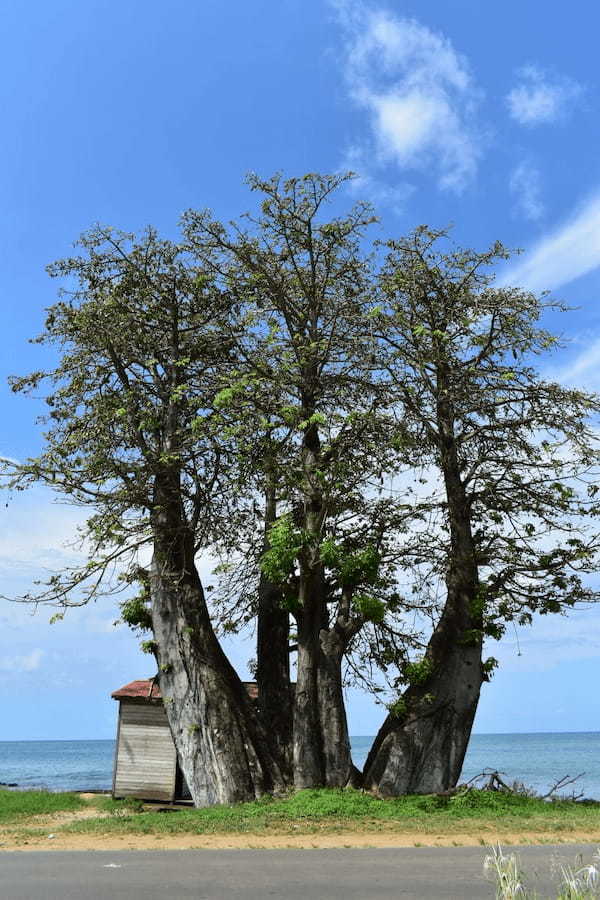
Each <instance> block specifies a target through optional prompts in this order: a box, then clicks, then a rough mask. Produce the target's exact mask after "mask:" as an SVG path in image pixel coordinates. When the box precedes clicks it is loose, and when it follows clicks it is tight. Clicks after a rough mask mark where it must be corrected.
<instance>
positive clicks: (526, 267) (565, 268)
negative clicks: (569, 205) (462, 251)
mask: <svg viewBox="0 0 600 900" xmlns="http://www.w3.org/2000/svg"><path fill="white" fill-rule="evenodd" d="M598 266H600V192H598V193H596V194H594V195H592V196H591V197H590V198H589V199H588V200H587V201H586V202H585V203H584V204H583V206H582V207H580V209H579V210H578V211H577V212H576V213H575V214H574V215H573V216H572V217H570V218H569V219H568V220H567V221H566V222H565V223H564V224H562V225H560V226H559V227H558V228H556V229H555V230H554V231H552V232H551V233H550V234H548V235H546V236H545V237H543V238H542V239H541V240H540V241H539V242H538V243H537V244H536V245H535V246H534V247H533V248H532V249H531V250H529V251H528V252H527V253H525V255H524V256H523V257H522V258H521V260H520V261H518V262H517V263H515V264H514V265H512V266H510V268H509V269H508V270H507V271H506V272H504V273H503V275H502V277H501V278H500V279H499V284H500V285H509V284H511V285H517V286H519V287H523V288H527V289H528V290H531V291H542V290H557V289H558V288H560V287H562V286H563V285H565V284H568V282H570V281H573V280H574V279H575V278H579V277H580V276H581V275H586V274H587V273H588V272H591V271H593V270H594V269H596V268H597V267H598Z"/></svg>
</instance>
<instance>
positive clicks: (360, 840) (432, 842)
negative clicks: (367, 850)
mask: <svg viewBox="0 0 600 900" xmlns="http://www.w3.org/2000/svg"><path fill="white" fill-rule="evenodd" d="M82 797H83V798H84V799H92V797H93V795H86V794H83V795H82ZM98 815H99V811H98V809H97V808H95V807H94V806H90V807H87V808H85V809H80V810H76V811H73V812H60V813H54V814H53V815H51V816H33V817H31V818H30V819H29V820H28V821H27V826H26V828H25V827H23V826H22V825H21V826H18V825H12V826H4V827H2V828H0V851H1V850H24V851H26V850H200V849H206V850H223V849H233V850H235V849H239V850H247V849H325V848H328V849H329V848H344V847H425V846H428V847H452V846H454V847H472V846H479V845H482V846H490V845H492V844H495V843H498V842H500V843H501V844H502V845H503V846H509V845H518V844H559V843H596V842H597V843H600V830H599V831H598V832H591V831H569V832H564V831H562V832H561V831H556V832H550V831H545V832H543V833H541V832H528V831H526V830H519V831H514V832H508V831H504V830H502V831H499V832H497V833H495V832H494V831H493V830H492V829H490V830H486V832H485V835H484V834H482V832H481V831H478V832H469V831H465V832H460V833H454V834H439V835H436V834H435V833H433V834H420V833H415V832H414V831H401V830H399V829H397V828H396V827H394V825H393V824H391V823H390V824H388V825H387V826H386V828H385V830H381V831H377V832H373V831H367V830H365V831H361V830H360V828H354V829H353V830H352V831H348V832H339V831H337V832H335V833H327V832H325V833H323V834H319V833H311V834H293V833H292V834H280V835H277V834H273V835H270V834H264V833H262V834H261V833H255V834H252V833H246V834H185V833H182V834H98V833H94V834H68V833H64V832H61V831H60V830H58V829H60V827H61V826H63V825H68V824H70V823H72V822H77V821H81V820H83V819H90V818H94V817H97V816H98Z"/></svg>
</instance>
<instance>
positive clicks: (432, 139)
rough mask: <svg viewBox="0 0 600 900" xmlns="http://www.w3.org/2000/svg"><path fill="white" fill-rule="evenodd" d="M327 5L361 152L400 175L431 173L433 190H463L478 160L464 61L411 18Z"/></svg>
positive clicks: (343, 1)
mask: <svg viewBox="0 0 600 900" xmlns="http://www.w3.org/2000/svg"><path fill="white" fill-rule="evenodd" d="M333 5H334V7H335V8H336V10H337V13H338V16H339V19H340V21H341V23H342V27H343V29H344V34H345V43H344V68H345V76H346V80H347V84H348V88H349V94H350V97H351V99H352V101H353V102H354V103H355V104H356V105H357V106H359V107H360V108H361V109H363V110H365V112H366V113H367V115H368V117H369V123H370V134H369V137H368V139H367V144H368V146H367V147H366V153H367V154H368V155H369V156H370V158H371V159H372V158H373V155H374V154H375V157H376V159H377V161H378V162H379V163H380V164H386V163H390V162H391V163H395V164H397V165H398V166H399V167H400V168H402V169H404V170H406V169H425V168H427V169H431V168H433V170H434V171H435V173H436V177H437V181H438V184H439V186H440V187H442V188H444V189H450V190H455V191H460V190H462V189H463V188H464V187H465V185H466V184H467V183H468V182H469V180H470V179H471V178H472V177H473V175H474V174H475V171H476V169H477V162H478V157H479V145H478V140H477V138H476V136H475V133H474V130H473V127H472V119H473V113H474V109H475V106H476V103H477V100H478V97H479V94H478V91H477V90H476V88H475V85H474V83H473V80H472V77H471V74H470V72H469V67H468V64H467V62H466V60H465V59H464V57H463V56H461V55H460V54H459V53H458V52H457V51H456V50H455V49H454V47H453V46H452V43H451V42H450V41H449V40H448V39H447V38H446V37H445V36H444V35H442V34H438V33H437V32H434V31H432V30H431V29H430V28H427V27H426V26H425V25H422V24H421V23H420V22H418V21H416V20H415V19H407V18H401V17H397V16H394V15H393V14H392V13H391V12H389V11H387V10H385V9H382V8H375V9H372V8H367V7H366V6H364V5H363V4H361V3H356V2H347V0H338V2H334V4H333Z"/></svg>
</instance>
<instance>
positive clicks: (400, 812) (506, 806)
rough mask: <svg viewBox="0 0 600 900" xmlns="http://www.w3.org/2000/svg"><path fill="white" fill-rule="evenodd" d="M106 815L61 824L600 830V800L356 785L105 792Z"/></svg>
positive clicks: (287, 830)
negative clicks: (206, 796)
mask: <svg viewBox="0 0 600 900" xmlns="http://www.w3.org/2000/svg"><path fill="white" fill-rule="evenodd" d="M102 805H103V806H104V813H105V814H104V815H101V816H100V817H99V818H93V819H86V820H82V821H79V822H73V823H72V824H69V825H65V826H64V827H63V828H62V829H61V831H65V832H72V833H98V834H182V833H187V834H232V833H238V834H245V833H254V834H257V833H263V834H264V833H267V834H271V835H275V834H302V833H305V834H306V833H314V832H319V833H323V832H330V833H331V832H343V831H370V832H376V831H388V832H389V831H392V830H397V831H410V832H415V833H421V834H432V833H437V834H440V835H442V834H446V835H449V834H450V835H452V834H454V833H460V832H463V833H465V832H471V833H472V832H474V831H475V832H477V831H480V830H481V831H482V832H486V831H487V832H489V831H491V830H493V831H495V832H497V831H499V830H501V831H507V832H508V831H519V830H523V831H530V832H538V831H539V832H540V833H544V832H565V833H568V832H570V831H581V830H587V831H589V832H590V833H596V834H597V833H600V803H599V804H584V803H574V802H572V801H560V802H556V803H546V802H544V801H542V800H537V799H534V798H530V797H524V796H519V795H510V794H501V793H492V792H487V791H469V792H468V793H467V794H463V795H460V794H459V795H456V796H454V797H437V796H418V797H417V796H413V797H398V798H394V799H381V798H378V797H374V796H372V795H370V794H365V793H362V792H360V791H354V790H345V791H341V790H307V791H299V792H298V793H296V794H292V795H290V796H289V797H285V798H281V799H270V798H266V799H263V800H260V801H256V802H254V803H242V804H239V805H236V806H213V807H210V808H208V809H178V810H176V811H171V810H166V811H162V812H160V811H147V810H146V811H143V812H138V811H137V809H136V807H135V805H134V804H131V803H129V804H128V803H127V802H125V803H123V802H119V801H112V800H105V801H104V802H103V804H101V806H102Z"/></svg>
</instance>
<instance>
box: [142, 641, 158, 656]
mask: <svg viewBox="0 0 600 900" xmlns="http://www.w3.org/2000/svg"><path fill="white" fill-rule="evenodd" d="M140 650H141V651H142V653H153V654H154V655H156V653H157V651H158V643H157V642H156V641H142V642H141V644H140Z"/></svg>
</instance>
